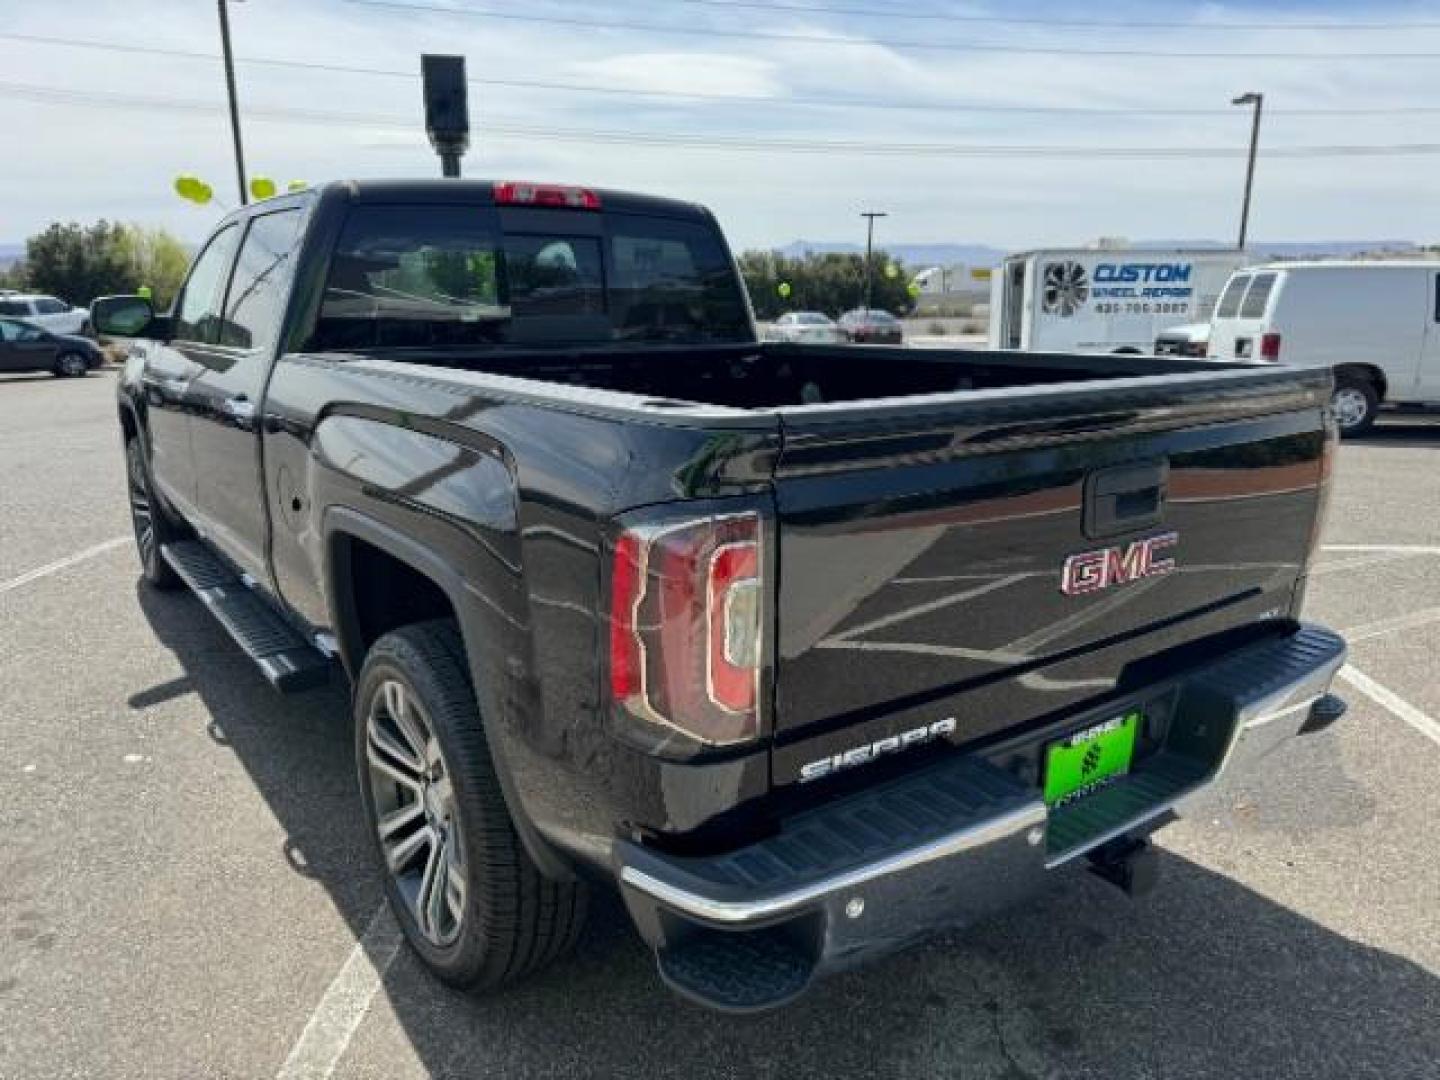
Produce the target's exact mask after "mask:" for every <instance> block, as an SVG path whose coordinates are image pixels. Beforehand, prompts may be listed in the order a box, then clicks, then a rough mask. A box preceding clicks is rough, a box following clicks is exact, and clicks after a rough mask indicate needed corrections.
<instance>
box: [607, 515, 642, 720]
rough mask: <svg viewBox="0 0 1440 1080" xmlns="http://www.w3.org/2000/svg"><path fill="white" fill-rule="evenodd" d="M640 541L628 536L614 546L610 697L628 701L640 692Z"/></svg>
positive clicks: (629, 534) (631, 534) (632, 535)
mask: <svg viewBox="0 0 1440 1080" xmlns="http://www.w3.org/2000/svg"><path fill="white" fill-rule="evenodd" d="M642 553H643V549H642V545H641V543H640V538H639V537H638V536H636V535H635V534H634V533H626V534H625V535H624V536H622V537H620V539H619V541H618V542H617V543H616V544H615V561H614V564H613V568H612V571H611V588H610V696H611V697H612V698H613V699H614V700H616V701H625V700H627V699H629V698H631V697H633V696H635V695H636V694H638V693H640V691H641V682H640V639H639V637H637V636H636V634H635V599H636V597H638V596H639V594H640V559H641V557H642Z"/></svg>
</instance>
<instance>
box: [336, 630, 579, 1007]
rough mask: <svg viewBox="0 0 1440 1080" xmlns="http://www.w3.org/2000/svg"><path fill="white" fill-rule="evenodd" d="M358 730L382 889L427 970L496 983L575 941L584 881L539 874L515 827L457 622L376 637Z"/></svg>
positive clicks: (478, 984)
mask: <svg viewBox="0 0 1440 1080" xmlns="http://www.w3.org/2000/svg"><path fill="white" fill-rule="evenodd" d="M355 736H356V743H355V747H356V764H357V765H358V768H359V772H360V792H361V798H362V800H363V802H364V806H365V814H366V818H367V821H368V823H369V830H370V835H371V838H372V839H373V841H374V843H375V850H376V855H377V856H378V858H379V862H380V867H381V871H382V873H383V874H384V879H385V893H386V896H387V898H388V899H389V901H390V907H391V909H392V910H393V911H394V912H395V915H396V918H397V919H398V920H399V922H400V926H401V928H402V929H403V930H404V933H405V937H406V939H407V940H408V941H409V943H410V945H411V947H412V948H413V949H414V950H415V952H416V953H418V954H419V956H420V958H421V959H422V960H423V961H424V962H425V964H426V966H428V967H429V968H430V970H431V971H433V972H434V973H435V974H436V975H437V976H438V977H439V978H440V979H442V980H443V981H445V982H447V983H450V984H451V985H453V986H458V987H460V988H462V989H466V990H485V989H491V988H493V987H497V986H500V985H502V984H504V983H507V982H510V981H512V980H514V979H517V978H519V977H521V976H523V975H525V974H527V973H528V972H530V971H533V970H535V969H536V968H539V967H541V966H542V965H544V964H546V963H548V962H549V961H551V960H553V959H554V958H555V957H557V956H559V955H560V954H561V953H563V952H565V951H567V950H568V949H569V948H570V946H571V945H573V944H574V941H575V939H576V937H577V936H578V934H579V931H580V927H581V924H582V922H583V920H584V914H585V892H584V888H583V886H582V885H580V884H579V883H576V882H559V881H553V880H551V879H549V878H546V877H544V876H543V875H542V874H541V873H540V871H539V870H538V869H537V868H536V866H535V864H534V863H533V862H532V861H531V859H530V857H529V855H528V854H527V853H526V851H525V849H524V846H523V844H522V843H521V841H520V837H519V835H518V834H517V833H516V830H515V825H514V823H513V822H512V821H511V818H510V812H509V809H508V807H507V806H506V803H505V797H504V794H503V792H502V790H501V787H500V780H499V777H498V776H497V775H496V773H495V764H494V762H493V760H492V759H491V757H490V750H489V746H488V744H487V742H486V738H485V730H484V726H483V724H482V722H481V719H480V712H479V709H478V708H477V706H476V703H475V692H474V688H473V687H472V686H471V683H470V677H469V674H468V670H467V667H466V661H465V646H464V642H463V641H462V640H461V637H460V632H459V629H458V628H457V627H456V625H455V624H454V623H453V622H451V621H449V620H441V621H435V622H426V623H417V624H415V625H412V626H405V627H402V628H400V629H399V630H396V631H393V632H391V633H389V634H386V635H385V636H384V637H382V638H381V639H380V640H379V641H377V642H376V643H375V645H374V646H373V647H372V648H371V649H370V652H369V654H368V655H367V656H366V657H365V664H364V666H363V668H362V669H361V671H360V678H359V680H358V681H357V684H356V691H355Z"/></svg>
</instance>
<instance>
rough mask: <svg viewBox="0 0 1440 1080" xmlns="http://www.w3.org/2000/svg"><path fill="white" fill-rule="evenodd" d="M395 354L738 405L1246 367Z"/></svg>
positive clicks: (859, 350) (733, 355) (913, 356)
mask: <svg viewBox="0 0 1440 1080" xmlns="http://www.w3.org/2000/svg"><path fill="white" fill-rule="evenodd" d="M383 355H384V356H386V357H387V358H389V359H395V360H402V361H411V362H417V363H424V364H427V365H431V366H442V367H452V368H460V369H463V370H467V371H476V372H487V373H491V374H496V375H505V376H510V377H519V378H526V379H535V380H539V381H543V382H554V383H561V384H565V385H569V386H584V387H589V388H592V389H596V390H610V391H618V392H621V393H627V394H635V395H640V396H643V397H647V398H650V399H654V401H653V402H652V404H653V403H669V402H677V403H696V404H705V405H714V406H721V407H725V408H735V409H756V410H763V409H775V408H783V407H786V406H795V405H816V404H829V403H835V402H860V401H867V400H880V399H893V398H901V397H915V396H922V395H932V394H947V393H952V392H955V391H967V390H995V389H1005V388H1012V387H1027V386H1047V385H1054V384H1057V383H1075V382H1092V381H1096V380H1114V379H1128V378H1135V377H1140V376H1155V375H1178V374H1185V373H1190V372H1197V371H1209V372H1212V373H1218V372H1220V371H1224V370H1236V369H1240V370H1243V369H1244V368H1245V365H1216V364H1213V363H1208V364H1207V363H1203V362H1199V361H1184V360H1177V359H1161V358H1157V357H1145V356H1082V355H1075V354H1062V353H1019V352H1004V351H981V350H970V349H933V350H932V349H905V348H886V347H877V346H860V345H838V346H824V345H790V344H769V343H765V344H753V345H741V346H736V345H725V346H711V347H701V348H696V347H689V348H673V349H672V348H656V347H654V346H650V347H645V348H638V349H635V350H627V349H622V348H618V347H607V348H591V349H585V350H574V351H569V350H563V351H562V350H555V349H550V350H546V351H543V352H540V351H524V352H521V351H508V350H507V351H500V350H490V351H486V352H480V353H455V352H453V351H450V352H442V351H436V352H427V351H419V350H406V351H400V350H390V351H387V352H386V353H384V354H383Z"/></svg>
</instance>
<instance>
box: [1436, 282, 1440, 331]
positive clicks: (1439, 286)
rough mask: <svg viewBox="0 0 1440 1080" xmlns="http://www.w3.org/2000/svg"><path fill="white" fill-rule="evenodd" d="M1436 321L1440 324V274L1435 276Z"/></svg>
mask: <svg viewBox="0 0 1440 1080" xmlns="http://www.w3.org/2000/svg"><path fill="white" fill-rule="evenodd" d="M1435 321H1436V322H1437V323H1440V274H1436V275H1435Z"/></svg>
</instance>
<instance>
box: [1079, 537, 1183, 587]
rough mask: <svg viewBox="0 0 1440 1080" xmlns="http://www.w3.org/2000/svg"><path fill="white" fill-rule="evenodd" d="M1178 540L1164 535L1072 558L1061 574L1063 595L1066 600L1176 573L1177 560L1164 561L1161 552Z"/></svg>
mask: <svg viewBox="0 0 1440 1080" xmlns="http://www.w3.org/2000/svg"><path fill="white" fill-rule="evenodd" d="M1179 539H1180V534H1179V533H1173V532H1168V533H1161V534H1160V535H1158V536H1147V537H1146V538H1145V539H1144V540H1136V541H1135V542H1134V543H1133V544H1130V545H1128V546H1126V547H1110V548H1101V549H1100V550H1099V551H1087V552H1084V553H1083V554H1080V555H1071V556H1070V557H1069V558H1068V559H1066V560H1065V568H1064V569H1063V570H1062V571H1061V572H1060V591H1061V592H1062V593H1064V594H1065V595H1066V596H1083V595H1084V594H1085V593H1092V592H1099V591H1100V590H1101V589H1108V588H1109V587H1110V586H1111V585H1124V584H1126V583H1128V582H1131V581H1139V580H1140V579H1141V578H1147V577H1159V576H1160V575H1161V574H1168V573H1170V572H1171V571H1172V570H1174V569H1175V560H1174V559H1167V558H1163V557H1161V555H1160V552H1162V551H1164V550H1165V549H1167V548H1172V547H1174V546H1175V544H1176V542H1178V541H1179Z"/></svg>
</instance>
